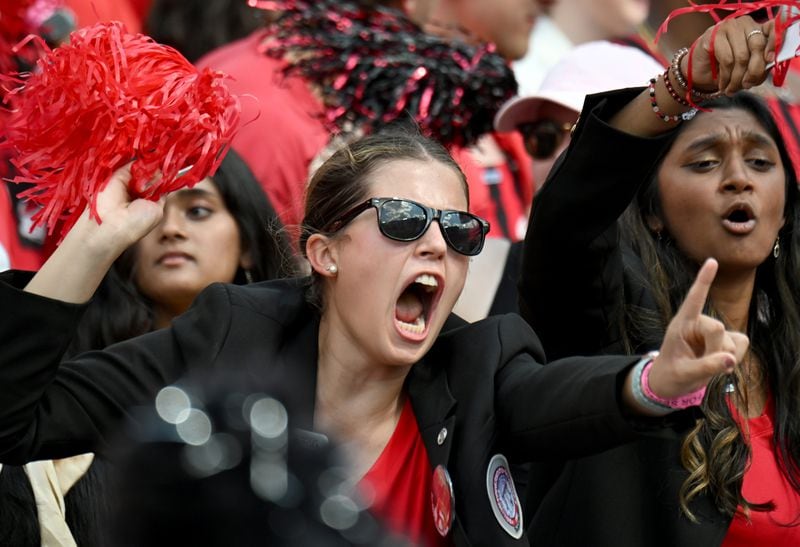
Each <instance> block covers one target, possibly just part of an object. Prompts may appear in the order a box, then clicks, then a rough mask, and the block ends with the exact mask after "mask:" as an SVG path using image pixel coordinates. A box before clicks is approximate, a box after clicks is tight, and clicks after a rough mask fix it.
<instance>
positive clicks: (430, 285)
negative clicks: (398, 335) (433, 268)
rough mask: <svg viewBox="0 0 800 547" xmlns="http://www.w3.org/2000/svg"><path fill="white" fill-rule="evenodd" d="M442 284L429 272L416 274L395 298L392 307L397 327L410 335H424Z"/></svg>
mask: <svg viewBox="0 0 800 547" xmlns="http://www.w3.org/2000/svg"><path fill="white" fill-rule="evenodd" d="M441 285H442V284H441V283H439V280H438V279H437V278H436V277H434V276H433V275H431V274H421V275H418V276H417V277H416V278H415V279H414V281H412V282H411V283H410V284H409V285H408V286H407V287H406V288H405V290H404V291H403V292H402V293H401V294H400V298H398V299H397V304H396V305H395V309H394V317H395V323H396V324H397V327H398V329H399V330H400V331H401V332H402V333H403V334H407V335H411V336H412V337H419V336H424V335H425V334H426V333H427V331H428V326H429V323H430V318H431V315H432V312H433V309H434V307H435V306H436V303H437V302H438V301H439V296H440V295H441V289H442V286H441Z"/></svg>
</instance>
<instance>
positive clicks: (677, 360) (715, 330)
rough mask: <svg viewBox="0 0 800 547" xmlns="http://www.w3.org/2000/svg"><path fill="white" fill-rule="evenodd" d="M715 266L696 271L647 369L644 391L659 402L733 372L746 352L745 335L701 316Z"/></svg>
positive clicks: (710, 262)
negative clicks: (646, 386) (651, 394)
mask: <svg viewBox="0 0 800 547" xmlns="http://www.w3.org/2000/svg"><path fill="white" fill-rule="evenodd" d="M717 267H718V265H717V261H716V260H714V259H708V260H706V262H705V263H704V264H703V266H702V267H701V268H700V271H699V272H698V274H697V278H696V279H695V281H694V283H693V284H692V286H691V288H690V289H689V292H688V293H687V295H686V299H685V300H684V301H683V304H681V307H680V308H679V309H678V312H677V313H676V314H675V317H673V319H672V321H670V323H669V326H668V327H667V331H666V334H665V335H664V341H663V342H662V344H661V348H660V350H659V353H658V355H657V356H656V357H655V359H654V360H653V363H652V366H651V367H650V368H649V371H648V374H647V378H646V380H647V384H648V389H649V390H650V391H651V392H652V393H653V394H654V395H655V396H657V397H658V399H659V400H661V401H663V400H667V401H671V400H677V399H679V398H683V397H686V396H687V395H692V394H696V393H697V392H699V391H701V390H703V389H704V388H705V386H706V384H708V382H709V381H710V380H711V378H713V377H714V376H716V375H718V374H729V373H731V372H733V369H734V367H735V366H736V364H737V363H739V362H741V360H742V359H743V358H744V355H745V352H746V351H747V347H748V345H749V340H748V338H747V336H745V335H744V334H741V333H738V332H734V331H729V330H727V329H726V328H725V325H724V324H723V323H722V322H721V321H719V320H717V319H713V318H711V317H709V316H707V315H704V314H703V309H704V307H705V303H706V299H707V297H708V292H709V289H710V288H711V284H712V283H713V281H714V276H715V275H716V272H717ZM633 381H639V378H636V379H633V378H632V379H631V382H633ZM675 408H680V407H678V406H676V407H675Z"/></svg>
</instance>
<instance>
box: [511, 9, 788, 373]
mask: <svg viewBox="0 0 800 547" xmlns="http://www.w3.org/2000/svg"><path fill="white" fill-rule="evenodd" d="M756 31H758V32H756ZM772 31H773V25H772V23H765V24H759V23H755V22H754V21H753V20H752V19H750V18H749V17H742V18H739V19H735V20H729V21H726V22H724V23H721V24H719V25H718V28H717V33H716V37H715V42H714V48H713V51H714V55H715V59H716V62H717V63H718V65H719V78H718V79H717V80H714V79H713V77H712V75H711V64H710V59H709V51H710V50H711V49H712V48H711V46H710V44H711V40H712V37H714V33H713V27H712V28H710V29H708V30H707V31H706V32H705V33H704V34H703V35H702V36H701V37H700V38H699V39H698V41H697V44H696V46H695V48H694V50H695V53H694V55H693V56H692V69H691V75H690V76H691V77H690V79H691V82H692V85H693V86H694V89H696V90H699V91H701V92H702V93H706V94H707V93H711V92H715V91H718V90H719V91H724V92H728V93H733V92H735V91H738V90H739V89H746V88H749V87H752V86H753V85H757V84H759V83H761V82H763V80H764V79H765V77H766V72H765V67H766V63H767V62H768V61H769V59H770V58H771V57H772V56H773V49H774V45H773V44H774V37H773V35H772ZM680 67H681V74H683V75H689V55H686V56H684V57H683V58H682V60H681V63H680ZM653 76H654V77H655V76H656V75H653ZM669 78H670V82H671V86H672V88H673V89H682V88H681V83H680V82H678V81H677V80H676V76H675V71H674V70H670V71H669ZM654 91H655V100H656V104H657V105H658V109H659V113H660V114H661V116H659V115H658V114H657V113H655V112H654V111H653V105H652V103H651V97H650V90H649V89H644V90H643V91H634V90H627V91H621V92H612V93H609V94H603V95H598V96H593V97H589V98H588V99H587V103H586V106H585V108H584V111H583V113H582V115H581V120H580V122H579V123H578V125H577V127H576V129H575V132H574V134H573V138H572V142H571V144H570V147H569V149H568V150H567V152H566V153H565V155H564V157H562V158H561V161H560V163H559V164H557V165H556V167H555V169H554V170H553V172H552V174H551V177H550V179H549V180H548V182H547V183H546V184H545V185H544V187H543V189H542V191H541V192H540V193H539V194H538V195H537V198H536V200H535V202H534V209H533V211H532V215H531V222H530V225H529V229H528V234H527V236H526V239H525V248H524V252H523V268H522V277H521V281H520V309H521V312H522V314H523V317H525V319H526V320H527V321H528V322H529V323H530V324H531V325H532V326H533V327H534V329H535V330H536V331H537V333H538V334H539V336H540V337H541V339H542V342H543V344H544V346H545V349H546V351H547V354H548V357H549V358H551V359H552V358H558V357H561V356H565V355H576V354H578V355H585V354H591V353H597V352H607V351H622V349H623V345H622V343H621V335H620V332H621V331H620V328H619V325H620V324H621V322H622V320H623V312H624V304H625V298H626V297H629V296H630V295H626V294H624V292H623V286H624V283H625V269H626V265H628V264H629V263H624V261H623V250H622V249H621V248H620V246H619V233H618V229H617V219H618V218H619V216H620V215H621V214H622V213H623V211H624V210H625V208H626V207H627V206H628V205H629V204H630V203H631V201H632V200H633V199H634V197H635V195H636V192H637V190H638V188H639V186H640V185H641V184H643V183H644V182H646V181H648V180H649V179H650V178H651V177H653V176H655V173H654V170H655V166H656V163H657V161H658V160H659V158H660V157H661V155H662V154H663V153H664V151H665V150H666V147H667V146H668V145H669V143H670V141H671V134H670V133H671V131H672V130H673V129H674V127H676V125H677V124H678V123H680V122H678V121H677V120H676V117H680V115H681V114H683V113H685V112H687V111H689V110H690V109H689V107H688V106H685V105H681V104H679V103H678V102H677V101H676V100H675V99H673V98H672V96H671V95H670V93H669V91H668V90H667V87H666V85H665V83H664V81H663V79H662V78H660V77H659V78H658V80H657V81H656V83H655V86H654ZM695 100H697V101H699V100H700V98H699V97H696V98H695ZM664 116H669V120H668V121H665V120H664V119H663V117H664ZM629 258H633V259H634V261H635V257H629ZM574 333H580V336H575V334H574Z"/></svg>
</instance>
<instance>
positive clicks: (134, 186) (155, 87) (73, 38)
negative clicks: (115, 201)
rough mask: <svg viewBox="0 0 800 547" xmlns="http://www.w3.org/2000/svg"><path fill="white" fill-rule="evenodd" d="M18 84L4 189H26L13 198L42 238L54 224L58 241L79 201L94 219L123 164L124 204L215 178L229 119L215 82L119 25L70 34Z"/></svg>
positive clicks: (220, 85) (233, 107) (234, 106)
mask: <svg viewBox="0 0 800 547" xmlns="http://www.w3.org/2000/svg"><path fill="white" fill-rule="evenodd" d="M44 47H46V46H44ZM19 81H20V83H21V85H20V86H19V87H18V88H16V89H14V90H13V91H11V92H10V93H9V94H8V97H7V99H8V102H9V104H10V106H11V114H10V116H9V119H8V121H7V127H6V134H5V140H4V142H3V143H2V146H3V147H4V148H9V149H10V150H11V152H12V157H13V160H12V162H13V164H14V166H15V167H16V169H17V172H18V176H17V177H15V178H14V182H24V183H32V184H33V186H32V187H31V188H30V189H28V190H26V191H25V192H23V193H22V196H23V197H27V198H29V199H30V200H32V201H33V202H35V203H37V204H39V205H41V206H42V208H41V210H40V211H39V212H38V213H37V214H36V215H35V216H34V217H33V220H34V222H35V225H39V224H42V223H44V224H45V225H47V226H48V228H49V232H52V230H53V227H54V226H56V224H57V223H58V222H59V221H63V229H62V234H63V233H66V232H67V231H68V230H69V228H70V227H71V226H72V225H73V224H74V223H75V221H76V220H77V218H78V216H79V215H80V214H81V212H82V211H83V210H84V209H85V207H86V205H87V203H88V204H89V205H90V206H91V208H92V216H93V217H94V218H97V219H98V221H99V220H100V219H99V218H98V217H97V213H96V210H95V200H96V197H97V194H98V193H99V192H100V191H101V190H102V189H103V188H104V186H105V184H106V182H107V181H108V180H109V178H110V177H111V174H112V173H113V171H114V170H116V169H117V168H119V167H121V166H122V165H124V164H125V163H127V162H129V161H131V160H135V161H134V163H133V166H132V179H131V183H130V186H129V189H130V193H131V195H132V197H143V198H147V199H152V200H157V199H158V198H160V197H161V196H162V195H164V194H166V193H169V192H172V191H174V190H177V189H178V188H182V187H185V186H192V185H193V184H196V183H197V182H199V181H200V180H202V179H203V178H205V177H206V176H209V175H211V174H213V173H214V172H215V171H216V169H217V167H218V166H219V163H220V161H221V160H222V156H223V152H224V151H225V149H226V148H227V147H228V146H229V144H230V141H231V138H232V137H233V133H234V130H235V128H236V125H237V124H238V121H239V113H240V105H239V101H238V99H237V98H236V97H235V96H233V95H231V93H230V92H229V91H228V88H227V87H226V85H225V83H224V75H223V74H221V73H220V72H215V71H211V70H208V69H206V70H204V71H203V72H198V71H197V69H195V68H194V66H192V64H191V63H189V62H188V61H187V60H186V59H185V58H184V57H183V56H182V55H181V54H180V53H178V52H177V51H176V50H174V49H172V48H170V47H167V46H163V45H160V44H157V43H155V42H154V41H153V40H152V39H150V38H148V37H146V36H143V35H141V34H129V33H127V32H125V30H124V28H123V26H122V25H121V24H120V23H100V24H97V25H94V26H91V27H86V28H83V29H81V30H79V31H77V32H74V33H72V34H71V35H70V40H69V43H68V44H65V45H63V46H61V47H58V48H56V49H53V50H49V49H47V50H46V53H45V55H44V56H42V57H41V58H40V59H39V60H38V61H37V63H36V68H35V70H34V71H33V72H32V73H31V74H29V75H27V76H25V77H22V76H21V79H20V80H19ZM189 167H191V169H188V172H186V173H182V171H186V169H185V168H189ZM159 171H160V172H161V177H160V178H159V179H158V180H155V181H154V180H153V179H154V176H155V175H156V173H157V172H159ZM179 171H181V173H179Z"/></svg>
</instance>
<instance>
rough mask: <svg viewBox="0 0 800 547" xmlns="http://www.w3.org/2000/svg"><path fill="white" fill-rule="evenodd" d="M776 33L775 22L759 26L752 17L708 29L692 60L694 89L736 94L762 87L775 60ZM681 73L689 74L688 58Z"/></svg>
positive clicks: (741, 18) (740, 18) (695, 49)
mask: <svg viewBox="0 0 800 547" xmlns="http://www.w3.org/2000/svg"><path fill="white" fill-rule="evenodd" d="M715 28H716V32H715V30H714V29H715ZM774 29H775V25H774V22H773V21H768V22H766V23H757V22H755V21H753V19H752V18H750V17H749V16H743V17H738V18H736V19H728V20H726V21H723V22H721V23H719V24H717V25H715V26H713V27H710V28H708V29H706V31H705V32H704V33H703V34H702V35H701V36H700V37H699V38H698V39H697V42H696V45H695V48H694V54H693V56H692V72H691V78H692V84H693V86H694V88H695V89H698V90H700V91H706V92H715V91H721V92H723V93H734V92H736V91H739V90H740V89H749V88H750V87H753V86H756V85H759V84H760V83H762V82H763V81H764V80H765V79H766V77H767V70H766V66H767V63H769V62H770V61H772V60H773V59H774V57H775V36H774ZM712 43H713V48H712ZM712 51H713V56H714V59H715V62H716V64H717V67H718V71H719V72H718V75H717V79H716V80H714V77H713V74H712V71H711V53H712ZM681 71H682V72H683V74H686V75H688V74H689V56H688V55H687V56H686V57H684V58H683V60H682V61H681Z"/></svg>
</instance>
